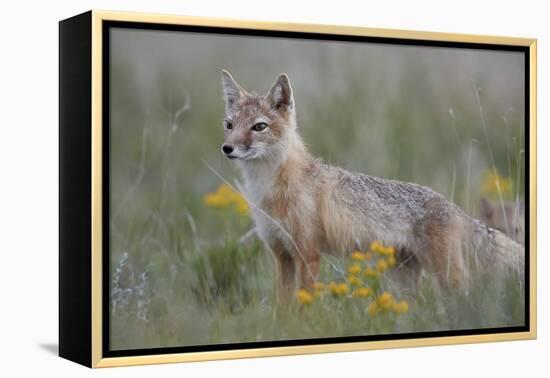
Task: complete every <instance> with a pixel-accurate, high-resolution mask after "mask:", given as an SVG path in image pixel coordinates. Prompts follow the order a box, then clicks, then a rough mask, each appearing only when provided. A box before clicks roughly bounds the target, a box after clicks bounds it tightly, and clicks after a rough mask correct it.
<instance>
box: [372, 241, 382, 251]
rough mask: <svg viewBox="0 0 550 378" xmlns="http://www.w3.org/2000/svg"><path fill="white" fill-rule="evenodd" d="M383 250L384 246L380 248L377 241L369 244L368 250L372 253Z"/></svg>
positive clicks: (380, 245)
mask: <svg viewBox="0 0 550 378" xmlns="http://www.w3.org/2000/svg"><path fill="white" fill-rule="evenodd" d="M383 248H384V246H382V244H381V243H380V242H379V241H378V240H375V241H373V242H372V243H370V250H371V251H373V252H380V251H381V250H382V249H383Z"/></svg>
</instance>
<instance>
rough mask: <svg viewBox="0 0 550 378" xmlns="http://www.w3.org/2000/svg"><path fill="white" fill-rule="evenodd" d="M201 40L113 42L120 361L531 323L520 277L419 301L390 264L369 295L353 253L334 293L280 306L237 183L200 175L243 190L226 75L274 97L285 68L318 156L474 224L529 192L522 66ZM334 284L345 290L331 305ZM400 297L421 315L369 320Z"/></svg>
mask: <svg viewBox="0 0 550 378" xmlns="http://www.w3.org/2000/svg"><path fill="white" fill-rule="evenodd" d="M160 37H162V38H163V39H161V40H159V39H158V38H160ZM203 37H204V36H203ZM203 37H201V38H200V39H196V38H197V37H195V36H192V35H186V38H178V37H177V36H176V35H171V37H170V38H167V37H166V35H164V34H162V33H160V34H159V33H156V34H155V33H150V34H149V33H145V32H144V33H140V36H139V38H137V37H136V36H135V35H133V34H132V33H131V31H125V30H120V31H117V32H116V33H114V34H113V39H112V41H111V45H112V47H113V53H112V59H113V61H112V65H111V67H112V72H111V75H110V77H111V79H112V82H111V96H110V98H111V115H110V143H111V146H110V158H111V177H110V183H111V192H110V204H111V214H110V230H111V232H110V238H111V239H110V273H111V280H110V281H111V282H110V292H111V296H110V303H111V308H110V310H111V327H110V329H111V335H110V343H111V348H113V349H115V350H116V349H131V348H152V347H168V346H185V345H204V344H219V343H236V342H251V341H264V340H287V339H304V338H318V337H323V338H324V337H338V336H349V335H371V334H380V333H403V332H420V331H440V330H456V329H478V328H493V327H508V326H515V325H522V324H523V323H524V320H525V319H524V312H523V310H524V301H525V298H524V296H523V294H524V291H523V286H522V280H521V279H520V278H518V277H514V276H513V275H506V274H500V275H496V276H495V275H484V274H478V275H475V276H474V278H473V282H472V286H471V289H470V291H469V293H468V294H467V295H466V294H465V293H462V292H459V291H456V290H450V289H442V288H440V287H439V286H438V285H437V282H436V280H435V279H434V277H432V276H430V275H427V274H424V275H423V276H422V277H421V279H420V282H419V283H418V286H417V287H416V288H411V287H400V286H398V285H396V284H395V282H393V281H392V279H391V271H392V269H395V268H392V267H388V269H389V270H388V271H387V272H383V273H382V274H380V275H379V276H378V277H377V278H376V279H372V280H370V281H369V280H366V279H365V282H364V283H365V284H364V285H363V286H362V287H368V288H369V289H370V290H372V293H371V294H370V295H367V296H357V295H356V296H353V294H352V293H353V291H354V290H355V289H356V287H353V285H351V282H350V277H349V273H348V271H347V269H348V267H349V266H350V265H353V264H354V263H356V261H354V260H352V259H351V257H350V258H348V259H336V258H333V257H325V258H323V261H322V266H321V276H320V278H319V281H320V282H323V283H325V284H326V285H327V286H329V289H327V290H326V292H324V294H323V295H320V293H317V294H319V297H316V296H315V294H316V293H314V292H309V293H307V295H309V296H311V297H312V299H308V298H309V297H308V296H307V295H302V297H301V299H300V298H299V297H296V298H295V299H294V300H293V301H292V302H291V303H290V304H289V305H287V306H277V305H276V304H275V292H274V287H275V285H274V280H275V277H274V262H273V260H272V257H271V256H270V254H269V252H268V251H267V250H266V248H265V247H264V246H263V245H262V244H261V243H260V241H259V240H258V238H257V237H256V236H255V235H253V234H251V233H250V232H249V231H250V230H251V228H252V227H253V223H252V221H251V219H250V217H249V216H248V215H247V209H245V207H244V205H243V202H242V201H239V199H238V197H237V196H233V197H231V196H229V197H231V198H230V199H228V198H229V197H228V198H225V197H227V192H224V191H226V190H227V188H226V189H221V191H220V189H219V188H220V184H222V182H221V180H220V179H219V177H216V175H215V174H213V172H212V170H211V169H209V168H208V167H207V166H206V165H205V164H204V163H203V162H206V163H207V164H208V165H209V166H211V167H212V168H213V169H214V170H215V171H216V172H220V173H221V174H222V175H223V177H225V178H227V179H228V181H229V182H230V183H233V182H235V181H236V180H238V178H239V175H238V172H237V171H236V170H235V168H234V166H233V165H232V164H230V163H229V162H227V161H226V160H224V158H223V157H222V156H221V153H220V152H219V146H220V145H221V143H222V139H223V132H222V128H221V117H222V112H223V103H222V99H221V92H220V83H219V82H220V78H219V72H220V70H221V68H228V69H229V70H230V71H232V73H233V74H234V76H235V77H236V78H237V80H239V81H241V82H242V84H243V85H245V86H246V87H249V88H255V89H258V90H262V91H263V90H267V88H268V86H269V85H271V84H272V81H273V80H274V79H275V78H276V76H277V74H279V73H280V72H283V71H285V72H287V73H288V74H289V76H290V79H291V81H292V84H293V89H294V91H295V97H296V109H297V116H298V124H299V130H300V133H301V134H302V136H303V137H304V140H305V142H306V144H307V145H308V148H309V149H310V150H311V152H312V153H313V154H314V155H315V156H319V157H322V158H323V159H325V160H327V161H328V162H330V163H332V164H335V165H339V166H342V167H344V168H346V169H349V170H353V171H359V172H364V173H368V174H372V175H376V176H381V177H386V178H395V179H400V180H404V181H413V182H417V183H420V184H423V185H427V186H430V187H431V188H433V189H434V190H436V191H438V192H440V193H442V194H444V195H445V196H446V197H447V198H450V199H452V200H453V201H454V202H456V203H457V204H459V205H460V206H461V207H462V208H463V209H464V210H465V211H467V212H468V213H470V214H472V215H474V216H476V215H477V214H478V203H479V199H480V197H482V196H492V198H494V199H497V200H498V199H504V200H511V199H514V198H523V196H524V191H523V190H524V187H525V184H524V183H525V172H524V169H523V166H524V163H525V161H524V156H523V151H524V140H525V136H524V118H525V114H524V111H523V100H524V99H523V90H522V85H523V75H522V72H523V70H522V64H523V63H522V62H523V60H522V59H521V56H515V55H513V54H510V55H507V54H508V53H501V52H491V53H474V52H464V51H462V50H452V49H448V50H445V51H443V50H437V49H428V48H424V49H421V50H417V49H416V48H407V49H403V48H401V49H400V48H390V47H388V46H377V45H372V46H369V47H365V48H363V47H357V45H354V44H335V45H333V46H331V47H330V48H323V47H322V46H321V47H320V45H319V44H316V43H312V42H305V41H298V40H297V41H291V42H289V41H286V42H285V41H273V42H270V43H266V42H265V41H263V42H262V43H258V44H255V45H254V47H255V48H254V49H251V48H250V44H251V43H254V41H255V39H254V38H252V37H249V38H247V39H239V38H235V37H234V39H232V40H231V43H230V44H228V43H227V41H225V42H223V41H221V42H220V40H218V39H216V38H214V37H204V38H203ZM209 38H210V39H209ZM224 38H230V37H224ZM188 51H198V52H197V53H196V54H187V53H186V52H188ZM281 51H284V52H285V54H282V53H281ZM476 54H477V55H476ZM260 63H261V64H260ZM495 67H498V69H495ZM503 77H505V78H506V80H502V78H503ZM487 172H489V173H487ZM489 174H490V175H492V176H491V177H492V179H487V177H489V176H488V175H489ZM491 180H492V182H491ZM222 188H223V187H222ZM209 194H210V196H209ZM224 201H225V202H224ZM350 252H351V251H350ZM363 252H364V251H363ZM362 264H366V262H364V261H363V262H362ZM390 265H391V264H390ZM375 267H376V265H373V269H374V268H375ZM361 269H362V271H363V270H364V269H365V267H364V266H363V267H362V268H361ZM361 279H363V277H362V276H361ZM332 281H334V283H335V284H345V285H347V287H348V293H347V294H345V295H335V294H332V292H331V290H330V282H332ZM385 292H388V293H391V295H392V297H393V298H395V302H396V303H402V301H406V303H407V306H408V311H406V312H404V311H402V312H401V313H396V312H395V311H393V310H392V309H388V310H384V311H379V312H377V314H376V315H373V314H374V311H371V313H369V306H371V303H373V302H376V301H377V298H379V297H380V296H381V295H383V294H384V293H385ZM302 294H304V293H302ZM300 302H302V303H300ZM306 302H311V303H306ZM382 302H383V301H382ZM381 304H383V303H381Z"/></svg>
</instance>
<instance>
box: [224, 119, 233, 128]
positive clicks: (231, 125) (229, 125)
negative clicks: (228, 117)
mask: <svg viewBox="0 0 550 378" xmlns="http://www.w3.org/2000/svg"><path fill="white" fill-rule="evenodd" d="M225 129H226V130H233V124H232V123H231V122H229V121H225Z"/></svg>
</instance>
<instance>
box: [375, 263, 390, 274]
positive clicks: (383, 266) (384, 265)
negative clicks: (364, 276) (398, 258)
mask: <svg viewBox="0 0 550 378" xmlns="http://www.w3.org/2000/svg"><path fill="white" fill-rule="evenodd" d="M376 270H377V271H379V272H380V273H384V272H385V271H386V270H388V263H387V262H386V260H378V262H377V263H376Z"/></svg>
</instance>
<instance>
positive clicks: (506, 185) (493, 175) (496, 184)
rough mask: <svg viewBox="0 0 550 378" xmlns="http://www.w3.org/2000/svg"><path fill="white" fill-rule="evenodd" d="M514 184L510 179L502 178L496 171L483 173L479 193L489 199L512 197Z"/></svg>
mask: <svg viewBox="0 0 550 378" xmlns="http://www.w3.org/2000/svg"><path fill="white" fill-rule="evenodd" d="M513 187H514V183H513V181H512V179H511V178H506V177H502V176H501V175H499V174H498V172H497V171H496V170H490V171H487V172H486V173H485V179H484V180H483V183H482V184H481V191H482V192H483V193H484V194H485V195H488V196H490V197H496V196H499V195H500V194H502V195H503V196H504V197H510V196H511V195H512V191H513Z"/></svg>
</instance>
